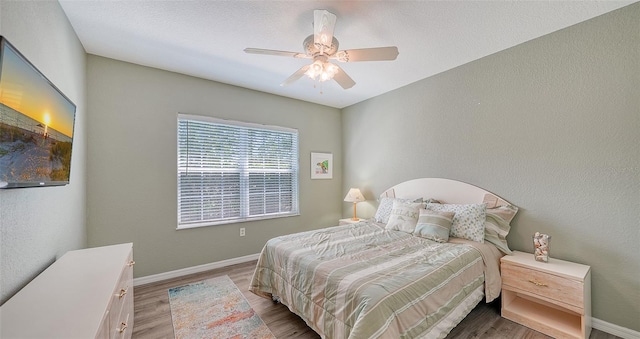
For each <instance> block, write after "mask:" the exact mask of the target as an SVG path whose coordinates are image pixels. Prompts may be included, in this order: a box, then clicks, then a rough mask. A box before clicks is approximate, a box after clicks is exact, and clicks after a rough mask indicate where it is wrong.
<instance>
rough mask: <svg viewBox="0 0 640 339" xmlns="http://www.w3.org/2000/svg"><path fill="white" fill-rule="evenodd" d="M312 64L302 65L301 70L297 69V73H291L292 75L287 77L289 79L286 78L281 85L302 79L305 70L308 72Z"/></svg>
mask: <svg viewBox="0 0 640 339" xmlns="http://www.w3.org/2000/svg"><path fill="white" fill-rule="evenodd" d="M309 66H310V65H306V66H302V68H300V69H299V70H297V71H296V72H295V73H293V74H291V76H290V77H288V78H287V80H285V81H284V82H282V83H281V84H280V86H287V85H290V84H291V83H293V82H294V81H296V80H298V79H300V78H301V77H302V76H303V75H304V72H306V71H307V70H308V69H309Z"/></svg>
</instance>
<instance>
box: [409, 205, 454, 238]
mask: <svg viewBox="0 0 640 339" xmlns="http://www.w3.org/2000/svg"><path fill="white" fill-rule="evenodd" d="M454 215H455V213H454V212H439V211H430V210H425V209H421V210H420V216H419V217H418V223H417V224H416V228H415V230H414V231H413V234H414V235H417V236H419V237H422V238H426V239H430V240H433V241H437V242H447V241H449V232H450V229H451V224H453V216H454Z"/></svg>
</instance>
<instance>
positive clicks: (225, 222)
mask: <svg viewBox="0 0 640 339" xmlns="http://www.w3.org/2000/svg"><path fill="white" fill-rule="evenodd" d="M297 216H300V213H295V214H279V215H270V216H264V217H255V218H247V219H230V220H223V221H212V222H201V223H193V224H186V225H181V226H180V225H179V226H178V227H176V231H181V230H188V229H192V228H201V227H209V226H219V225H228V224H239V223H244V222H250V221H260V220H269V219H279V218H287V217H297Z"/></svg>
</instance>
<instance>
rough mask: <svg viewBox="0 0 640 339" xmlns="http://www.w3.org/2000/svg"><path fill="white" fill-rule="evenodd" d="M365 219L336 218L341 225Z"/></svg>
mask: <svg viewBox="0 0 640 339" xmlns="http://www.w3.org/2000/svg"><path fill="white" fill-rule="evenodd" d="M365 220H367V219H362V218H359V219H358V220H352V219H351V218H346V219H340V220H338V225H339V226H342V225H350V224H357V223H359V222H361V221H365Z"/></svg>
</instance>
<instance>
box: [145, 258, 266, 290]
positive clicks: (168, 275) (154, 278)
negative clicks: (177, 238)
mask: <svg viewBox="0 0 640 339" xmlns="http://www.w3.org/2000/svg"><path fill="white" fill-rule="evenodd" d="M258 257H260V253H256V254H250V255H245V256H244V257H238V258H231V259H227V260H222V261H216V262H212V263H210V264H204V265H198V266H192V267H187V268H182V269H179V270H175V271H169V272H164V273H159V274H153V275H148V276H145V277H139V278H135V279H133V286H139V285H144V284H150V283H154V282H158V281H162V280H167V279H172V278H177V277H181V276H183V275H187V274H193V273H200V272H204V271H210V270H214V269H216V268H221V267H226V266H231V265H236V264H242V263H245V262H248V261H252V260H258Z"/></svg>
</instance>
